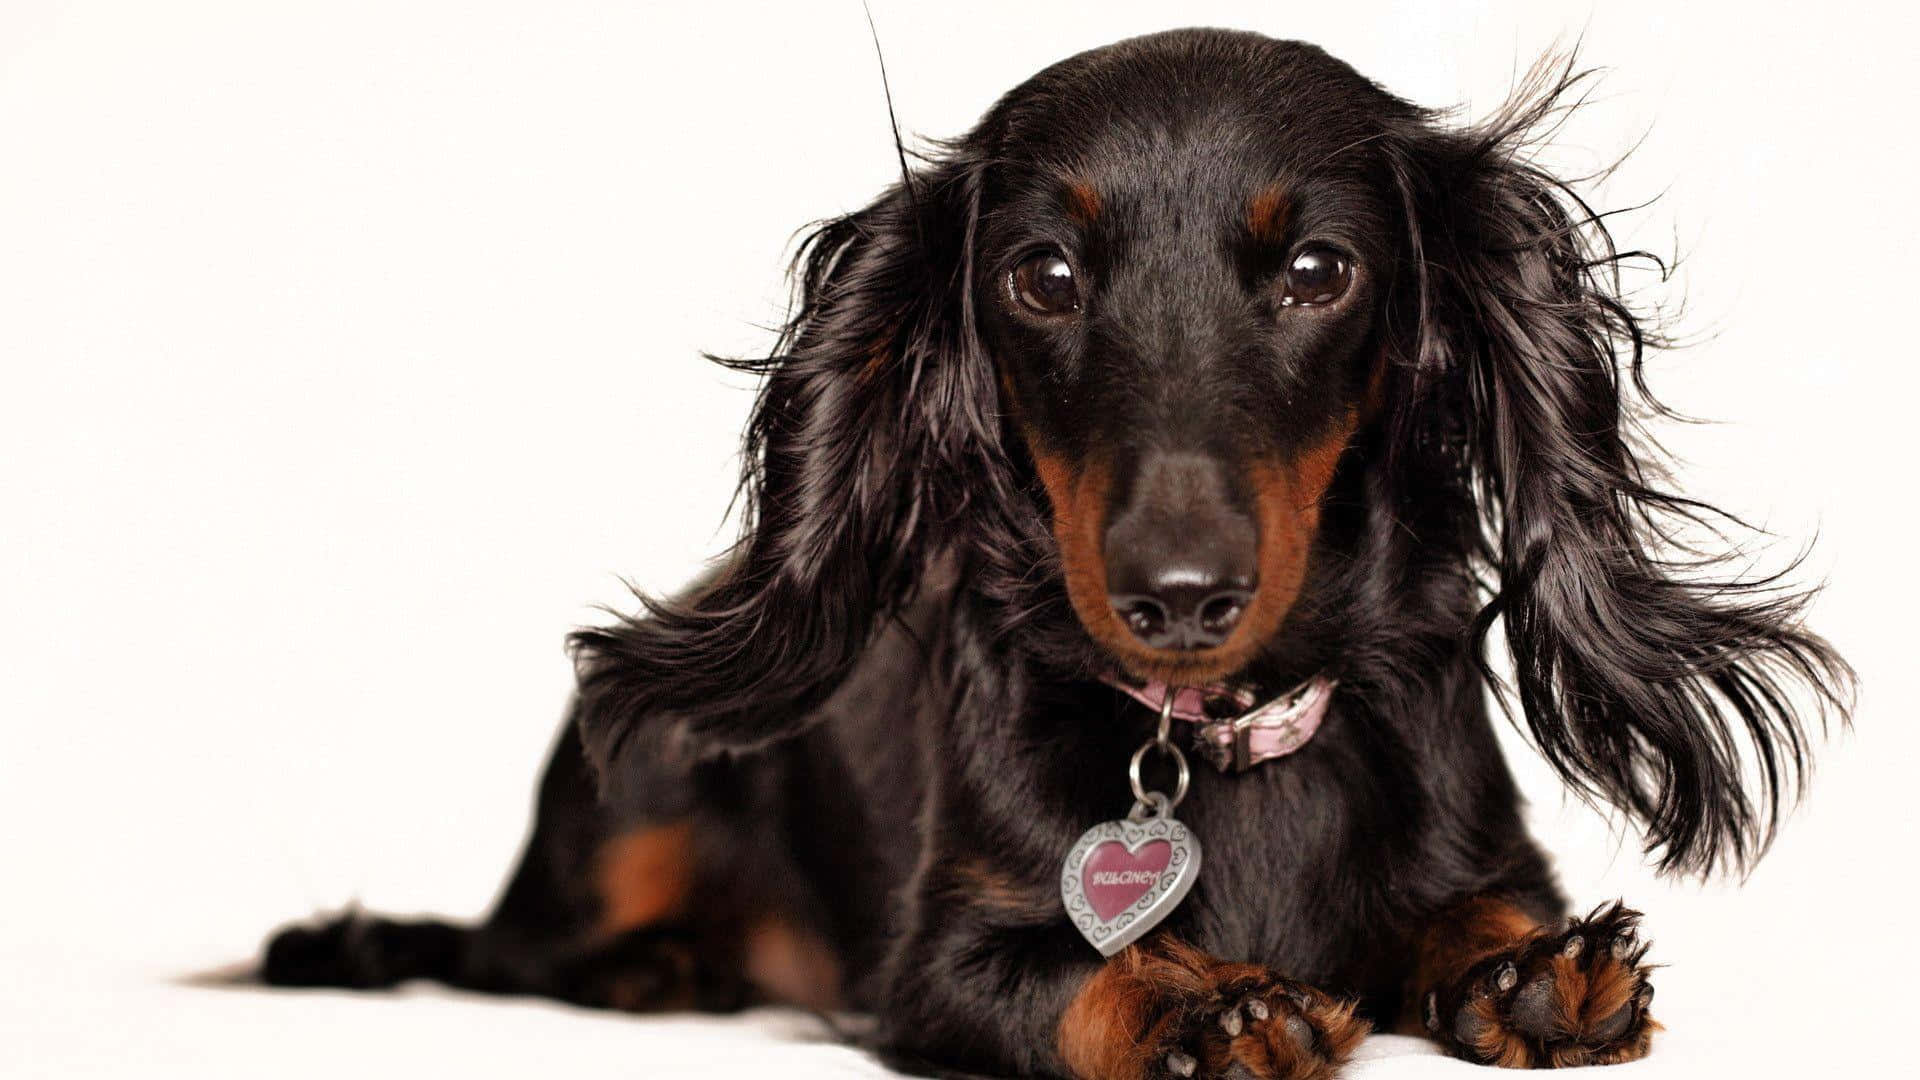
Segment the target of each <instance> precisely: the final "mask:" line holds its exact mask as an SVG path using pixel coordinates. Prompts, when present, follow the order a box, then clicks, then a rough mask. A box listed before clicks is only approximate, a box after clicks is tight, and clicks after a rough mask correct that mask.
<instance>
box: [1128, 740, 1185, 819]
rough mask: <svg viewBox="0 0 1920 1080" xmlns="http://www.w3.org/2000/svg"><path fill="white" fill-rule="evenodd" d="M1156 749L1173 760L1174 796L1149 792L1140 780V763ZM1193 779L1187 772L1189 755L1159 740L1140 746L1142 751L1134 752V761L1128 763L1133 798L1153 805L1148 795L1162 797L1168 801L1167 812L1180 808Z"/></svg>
mask: <svg viewBox="0 0 1920 1080" xmlns="http://www.w3.org/2000/svg"><path fill="white" fill-rule="evenodd" d="M1155 747H1158V748H1159V749H1160V750H1162V751H1163V752H1165V753H1166V754H1167V756H1169V757H1171V758H1173V767H1174V781H1173V794H1172V795H1170V796H1169V795H1160V793H1159V792H1157V791H1156V792H1149V791H1148V790H1147V788H1146V785H1145V784H1144V783H1142V782H1141V780H1140V763H1141V762H1142V761H1144V760H1146V756H1147V751H1149V750H1152V749H1154V748H1155ZM1191 779H1192V775H1191V774H1190V773H1189V772H1188V770H1187V755H1185V754H1183V753H1181V752H1180V748H1179V747H1177V746H1175V745H1173V744H1172V743H1170V742H1161V741H1160V740H1158V739H1154V740H1151V741H1149V742H1143V743H1141V744H1140V749H1138V750H1135V751H1134V752H1133V758H1132V760H1130V761H1128V762H1127V782H1128V783H1130V784H1132V785H1133V797H1134V798H1135V799H1138V800H1139V801H1140V802H1142V803H1151V802H1153V800H1152V799H1149V798H1148V797H1147V796H1148V795H1160V797H1161V798H1163V799H1165V800H1166V810H1167V811H1168V812H1170V811H1172V810H1173V808H1174V807H1176V806H1179V805H1180V800H1181V799H1184V798H1186V797H1187V782H1188V781H1189V780H1191Z"/></svg>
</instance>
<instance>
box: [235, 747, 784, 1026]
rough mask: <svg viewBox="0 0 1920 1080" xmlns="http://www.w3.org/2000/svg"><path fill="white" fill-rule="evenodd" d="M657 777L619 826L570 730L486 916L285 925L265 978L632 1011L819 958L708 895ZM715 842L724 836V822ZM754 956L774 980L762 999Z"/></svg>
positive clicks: (681, 789) (680, 782) (719, 995)
mask: <svg viewBox="0 0 1920 1080" xmlns="http://www.w3.org/2000/svg"><path fill="white" fill-rule="evenodd" d="M654 779H655V781H656V783H655V787H656V789H657V790H658V791H659V792H660V793H661V804H662V805H660V806H658V807H656V808H654V809H655V810H656V811H657V812H658V813H659V814H660V815H661V816H660V817H659V819H658V820H655V821H652V822H647V823H639V824H630V825H628V826H626V827H617V826H616V825H615V824H614V823H613V821H612V820H611V819H610V817H609V815H608V814H607V813H606V811H605V810H604V809H603V808H602V807H601V806H600V805H599V802H598V800H597V799H596V797H595V793H594V788H593V784H592V779H591V777H590V776H589V775H588V773H587V770H586V763H585V760H584V758H583V757H582V756H581V751H580V744H579V740H578V737H577V736H576V734H575V733H574V730H573V727H572V725H571V723H569V724H568V725H567V727H566V728H565V729H564V730H563V733H562V736H561V738H560V740H559V743H558V745H557V746H556V747H555V749H554V754H553V758H552V760H551V762H550V763H549V765H548V768H547V774H546V776H545V778H544V779H543V781H542V783H541V789H540V800H539V811H538V814H537V816H536V819H535V825H534V830H533V835H532V836H531V837H530V838H529V840H528V842H527V846H526V849H525V851H524V852H523V853H522V857H521V861H520V865H519V867H518V869H516V870H515V872H514V874H513V877H512V879H511V880H510V881H509V883H508V885H507V888H506V890H505V892H504V893H503V894H502V896H501V899H500V903H499V905H498V906H497V907H496V909H495V910H494V912H493V913H492V915H491V916H489V918H488V919H487V920H486V921H485V922H484V923H482V924H479V925H471V926H464V925H456V924H453V923H448V922H441V921H437V920H417V921H416V920H397V919H387V918H381V917H378V916H374V915H369V914H365V913H361V912H349V913H347V914H345V915H341V916H336V917H333V918H330V919H326V920H322V921H319V922H312V923H305V924H300V925H295V926H290V927H287V928H285V929H282V930H281V931H279V932H278V933H277V934H275V935H274V936H273V938H272V939H271V940H270V941H269V942H268V944H267V947H266V949H265V952H264V955H263V957H262V959H261V963H260V971H259V973H260V978H261V981H263V982H266V983H268V984H270V985H276V986H306V987H322V986H332V987H344V988H350V989H361V990H368V989H382V988H386V987H391V986H396V985H398V984H400V983H403V982H407V981H409V980H413V979H432V980H435V981H437V982H442V983H446V984H447V985H450V986H456V987H460V988H462V989H467V990H477V991H481V992H485V993H496V994H533V995H539V996H542V997H551V998H558V999H560V1000H562V1001H568V1002H573V1003H575V1004H579V1005H589V1006H596V1007H604V1008H616V1009H625V1010H630V1011H656V1010H662V1009H684V1008H699V1009H730V1008H736V1007H738V1006H739V1005H741V1004H743V1003H745V1002H747V1001H749V1000H752V999H753V998H754V997H755V996H756V995H757V994H758V993H762V992H764V993H782V992H784V991H785V989H786V987H785V986H783V985H781V984H780V983H779V981H778V980H779V979H780V978H781V977H782V976H789V975H790V971H791V970H792V969H805V968H806V965H804V964H802V963H801V961H805V960H807V959H809V958H811V956H812V955H813V953H811V952H809V951H807V949H806V948H804V947H802V946H804V945H805V942H806V941H807V940H808V939H806V938H805V937H803V936H801V935H799V934H798V933H796V932H793V931H791V930H786V932H785V934H784V936H782V931H783V930H785V925H784V924H781V923H778V922H775V921H774V920H771V919H767V918H761V919H759V920H750V919H747V918H745V917H744V915H743V912H744V910H745V909H744V908H742V907H741V906H739V905H738V904H735V903H731V902H726V903H723V902H720V901H722V900H728V899H730V898H729V897H726V896H715V895H709V894H708V893H710V892H713V891H717V890H710V889H709V890H706V891H703V886H705V885H707V884H708V883H703V882H701V881H700V880H699V874H700V869H701V868H700V865H699V863H700V860H699V859H698V857H697V855H696V846H697V845H696V842H695V841H696V835H695V834H696V830H695V827H694V825H693V823H692V821H691V818H690V815H691V813H692V803H691V802H690V801H689V798H690V797H689V796H688V794H687V792H686V780H685V778H684V777H680V776H676V775H674V774H673V773H672V772H671V771H670V770H666V769H662V770H661V771H660V773H659V775H657V776H656V777H655V778H654ZM716 834H717V837H716V842H719V840H718V837H724V836H725V835H726V833H725V823H717V829H716ZM795 942H799V943H800V944H799V945H796V944H795ZM796 957H797V958H798V959H797V960H796V959H795V958H796ZM756 963H758V966H759V967H762V968H766V969H768V970H769V971H771V972H772V975H771V976H770V977H769V978H768V979H766V980H765V981H767V982H768V983H770V984H772V985H769V986H767V987H765V988H762V989H761V990H756V988H755V987H754V986H753V985H752V983H753V979H752V978H751V974H752V972H753V970H754V967H755V964H756ZM794 981H796V980H795V978H793V977H788V978H787V982H788V983H792V982H794Z"/></svg>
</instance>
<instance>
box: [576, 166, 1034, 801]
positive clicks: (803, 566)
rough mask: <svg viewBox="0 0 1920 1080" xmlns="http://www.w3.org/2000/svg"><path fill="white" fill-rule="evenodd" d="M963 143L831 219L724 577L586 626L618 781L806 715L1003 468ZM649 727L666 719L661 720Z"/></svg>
mask: <svg viewBox="0 0 1920 1080" xmlns="http://www.w3.org/2000/svg"><path fill="white" fill-rule="evenodd" d="M976 203H977V169H975V168H974V167H973V166H972V165H971V164H970V162H969V160H968V159H967V157H966V155H965V153H964V150H955V151H953V152H952V153H951V155H950V156H949V157H948V158H947V159H945V160H942V161H940V162H936V163H935V164H934V165H933V166H932V167H931V168H928V169H925V170H923V171H921V172H920V173H919V174H918V175H916V176H915V177H914V178H913V182H912V184H911V186H906V185H904V184H903V185H902V186H897V187H895V188H893V189H892V190H890V191H889V192H888V193H887V194H885V195H884V196H882V197H881V198H880V199H878V200H877V201H875V202H874V203H873V204H872V205H870V206H868V207H866V208H865V209H862V210H860V211H858V212H855V213H853V214H850V215H847V216H845V217H842V218H839V219H837V220H833V221H829V222H827V223H825V224H823V225H821V226H820V227H818V228H817V229H816V230H815V231H814V232H812V233H811V234H810V235H809V237H808V238H807V239H806V241H805V242H804V244H803V245H802V247H801V251H800V254H799V256H798V257H797V258H796V260H795V269H796V276H797V278H798V305H797V308H796V310H795V314H794V316H793V318H792V319H791V321H790V322H789V323H788V325H787V327H786V329H785V332H784V333H783V335H782V337H781V339H780V341H779V342H778V344H777V346H776V348H775V350H774V352H773V355H771V356H769V357H766V358H763V359H755V360H746V361H723V362H725V363H728V364H729V365H730V366H734V367H737V368H740V369H744V370H748V371H752V372H754V373H756V374H759V375H762V376H764V380H765V381H764V383H763V385H762V388H761V391H760V395H759V398H758V400H757V402H756V404H755V407H754V410H753V415H752V418H751V420H750V423H749V427H748V430H747V435H746V444H745V455H744V456H745V462H746V464H745V471H744V476H743V481H742V492H743V494H744V496H745V498H746V504H745V507H746V519H747V520H746V530H745V533H744V535H743V537H742V539H741V541H740V543H739V545H738V546H737V548H736V549H735V551H734V552H733V553H732V555H731V556H730V558H729V559H728V560H727V562H726V563H725V565H724V567H723V568H722V569H721V570H720V571H719V572H718V573H717V575H716V576H715V577H714V579H713V580H712V581H711V582H710V583H708V584H706V585H704V586H702V587H699V588H696V589H694V590H693V591H691V592H690V593H689V594H687V595H685V596H682V597H679V598H676V599H671V600H659V599H651V598H646V597H643V598H642V600H643V602H644V604H645V608H646V610H645V612H644V613H643V614H642V615H640V616H639V617H636V618H628V619H622V620H621V621H620V622H618V623H617V624H616V625H613V626H610V627H607V628H604V629H597V630H588V631H582V632H580V633H578V634H576V635H574V637H573V639H572V640H573V646H574V650H575V658H576V667H577V669H578V671H579V676H580V693H581V699H580V703H579V706H578V719H579V723H580V726H581V735H582V739H583V742H584V745H585V749H586V751H587V755H588V757H589V758H590V759H591V760H592V762H593V763H594V765H595V766H596V768H597V769H598V770H599V771H600V773H601V776H602V779H603V781H604V782H606V783H607V784H608V785H610V786H613V787H617V785H618V776H619V774H620V773H621V771H622V770H621V768H620V766H621V761H622V758H623V755H624V754H626V753H627V752H629V751H630V750H632V749H633V748H634V747H635V745H636V744H638V743H652V744H654V745H655V747H656V749H658V747H659V746H660V744H659V743H657V742H656V737H671V738H676V739H684V738H685V737H688V736H690V737H691V741H692V743H693V744H694V745H695V746H697V748H698V752H708V751H713V750H744V749H750V748H752V747H754V746H757V745H763V744H765V743H768V742H770V741H773V740H777V739H780V738H783V737H786V736H789V735H792V734H794V733H796V732H797V731H799V730H800V729H801V726H802V725H803V723H804V721H805V718H806V716H807V714H808V713H809V712H810V711H811V710H813V709H814V708H815V707H816V706H818V705H819V704H820V703H821V702H822V701H823V700H825V699H826V698H827V697H828V696H829V695H830V694H831V693H832V692H833V690H834V689H835V688H836V687H837V686H838V685H839V684H840V683H841V681H842V680H843V679H844V678H845V676H846V674H847V672H848V670H849V668H850V667H851V666H852V664H853V662H854V660H855V659H856V658H857V657H858V655H859V653H860V652H861V650H862V649H863V647H864V646H865V645H866V644H867V642H868V640H869V639H870V637H871V636H872V634H873V632H874V629H875V627H876V624H877V622H878V620H879V619H880V618H882V617H883V616H886V615H888V614H889V613H890V612H893V611H896V610H897V609H898V608H899V607H900V606H901V605H902V604H903V603H905V602H906V600H907V599H908V598H909V597H910V596H911V595H912V594H913V591H914V589H915V586H916V584H917V583H918V582H919V579H920V576H921V574H922V573H923V571H924V570H925V569H926V567H927V565H928V564H929V562H930V561H932V560H933V559H934V558H935V557H936V556H937V555H938V554H939V552H940V550H941V548H942V545H943V544H944V543H945V542H946V540H947V538H946V537H943V533H942V530H943V529H946V528H947V527H948V525H949V524H950V523H951V522H952V521H954V520H957V519H960V518H961V516H962V515H963V513H964V512H965V511H964V507H965V506H966V505H967V504H968V503H969V502H970V501H971V500H994V499H999V498H1007V497H1009V496H1008V495H1006V494H1004V493H999V494H997V493H995V492H993V491H991V490H981V486H982V485H983V484H985V485H988V486H991V478H992V477H994V476H997V475H1000V473H1001V472H1002V471H1003V468H1004V467H1003V466H998V465H997V464H996V462H995V461H994V460H990V459H995V458H997V455H998V453H999V451H998V446H999V435H998V429H999V427H998V426H999V419H998V406H997V400H998V399H997V389H996V387H995V384H994V381H993V374H992V369H991V367H990V365H988V364H986V363H984V362H983V361H982V360H981V358H980V356H979V349H978V347H977V345H976V344H975V334H974V330H973V320H972V306H971V302H970V298H969V288H970V284H969V283H970V280H971V277H970V274H969V266H968V262H969V249H970V246H971V239H972V231H973V221H974V217H975V215H976ZM649 732H650V733H649Z"/></svg>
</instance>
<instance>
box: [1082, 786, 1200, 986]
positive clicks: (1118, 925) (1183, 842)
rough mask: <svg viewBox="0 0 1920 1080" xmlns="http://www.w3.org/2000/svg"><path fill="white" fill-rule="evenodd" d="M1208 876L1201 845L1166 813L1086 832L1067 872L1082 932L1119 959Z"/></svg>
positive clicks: (1104, 952) (1102, 951) (1103, 951)
mask: <svg viewBox="0 0 1920 1080" xmlns="http://www.w3.org/2000/svg"><path fill="white" fill-rule="evenodd" d="M1199 874H1200V841H1199V840H1198V839H1197V838H1196V837H1195V836H1194V835H1193V831H1192V830H1191V829H1189V828H1187V827H1186V826H1185V825H1182V824H1180V822H1178V821H1176V820H1174V819H1173V818H1171V817H1166V816H1152V817H1146V818H1144V819H1142V820H1139V821H1135V820H1133V819H1132V818H1122V819H1120V820H1119V821H1103V822H1101V823H1100V824H1098V825H1095V826H1094V827H1093V828H1091V829H1088V830H1087V831H1086V832H1085V833H1082V834H1081V836H1080V839H1079V840H1077V841H1075V842H1074V845H1073V848H1072V850H1070V851H1068V852H1067V861H1066V864H1065V865H1063V866H1062V867H1061V869H1060V900H1061V902H1062V903H1064V904H1066V906H1067V918H1069V919H1071V920H1073V925H1074V929H1076V930H1079V931H1080V934H1081V936H1082V937H1085V938H1086V939H1087V941H1088V942H1089V943H1090V944H1091V945H1092V946H1093V947H1094V948H1096V949H1099V950H1100V955H1102V956H1112V955H1113V954H1114V953H1117V952H1119V951H1120V950H1121V949H1124V948H1126V947H1127V946H1128V945H1129V944H1131V943H1133V942H1134V941H1137V940H1139V938H1140V935H1142V934H1144V933H1146V932H1147V931H1149V930H1151V929H1153V928H1154V927H1155V926H1158V925H1159V924H1160V920H1162V919H1164V918H1166V917H1167V916H1168V915H1169V914H1171V913H1172V912H1173V909H1174V908H1176V907H1179V906H1180V901H1182V900H1184V899H1186V896H1187V892H1188V890H1190V889H1192V888H1193V881H1194V878H1196V877H1198V876H1199Z"/></svg>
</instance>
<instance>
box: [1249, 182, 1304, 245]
mask: <svg viewBox="0 0 1920 1080" xmlns="http://www.w3.org/2000/svg"><path fill="white" fill-rule="evenodd" d="M1292 209H1293V200H1292V199H1290V198H1288V196H1287V189H1286V188H1284V187H1281V186H1280V185H1279V184H1269V185H1267V186H1266V187H1265V188H1262V189H1261V190H1260V193H1259V194H1257V195H1255V196H1254V197H1253V199H1252V201H1251V202H1249V203H1248V204H1247V231H1248V232H1250V233H1252V234H1253V238H1254V239H1256V240H1258V241H1260V242H1262V243H1266V244H1278V243H1280V242H1281V241H1282V240H1284V239H1286V234H1287V219H1288V217H1289V216H1290V211H1291V210H1292Z"/></svg>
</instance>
